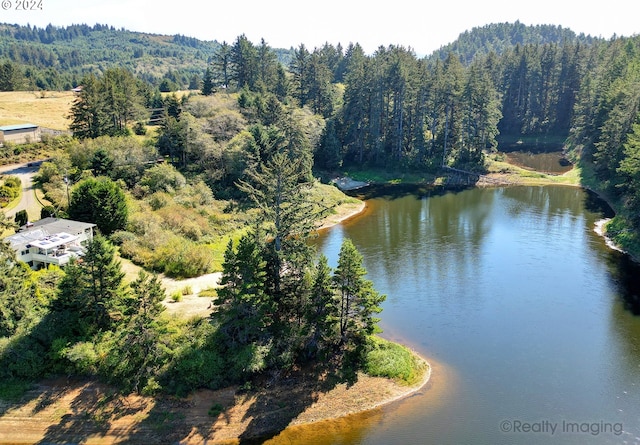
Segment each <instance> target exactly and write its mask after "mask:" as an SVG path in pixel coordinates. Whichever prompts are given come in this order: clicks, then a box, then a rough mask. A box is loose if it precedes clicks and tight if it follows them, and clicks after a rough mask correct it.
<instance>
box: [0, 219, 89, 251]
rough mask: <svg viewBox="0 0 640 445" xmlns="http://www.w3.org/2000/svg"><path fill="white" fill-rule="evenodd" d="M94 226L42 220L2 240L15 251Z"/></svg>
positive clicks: (67, 221) (58, 220) (83, 223)
mask: <svg viewBox="0 0 640 445" xmlns="http://www.w3.org/2000/svg"><path fill="white" fill-rule="evenodd" d="M95 226H96V225H95V224H91V223H85V222H80V221H72V220H70V219H62V218H44V219H41V220H40V221H36V222H34V223H33V224H30V225H29V227H27V226H22V227H21V228H20V231H19V232H18V233H16V234H15V235H11V236H8V237H6V238H5V239H4V240H5V241H7V242H8V243H9V244H10V245H11V247H13V248H14V249H15V248H17V247H19V246H23V245H27V244H30V243H32V242H34V241H37V240H39V239H42V238H45V237H48V236H53V235H57V234H61V233H62V234H71V235H76V234H80V233H82V232H84V231H85V230H86V229H90V228H93V227H95Z"/></svg>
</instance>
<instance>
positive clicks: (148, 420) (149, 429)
mask: <svg viewBox="0 0 640 445" xmlns="http://www.w3.org/2000/svg"><path fill="white" fill-rule="evenodd" d="M420 360H422V361H423V362H424V363H425V368H424V373H423V376H422V379H421V380H420V381H419V382H418V383H417V384H415V385H413V386H403V385H401V384H398V383H396V382H394V381H392V380H389V379H385V378H380V377H368V376H365V375H360V376H359V378H358V381H357V382H356V383H355V384H353V385H350V386H348V385H346V384H344V383H341V384H337V385H331V384H330V383H329V382H328V381H326V379H323V378H322V377H318V376H314V375H313V374H312V373H300V374H299V375H297V376H293V377H291V378H288V379H283V380H281V381H280V382H278V383H277V384H272V385H269V386H268V388H267V389H260V390H253V391H249V392H245V391H241V390H240V388H238V387H231V388H225V389H221V390H218V391H211V390H201V391H198V392H196V393H195V394H193V395H191V396H189V397H188V398H184V399H176V398H170V397H162V398H150V397H142V396H138V395H129V396H120V395H117V394H115V393H114V392H113V390H112V389H111V388H109V387H108V386H106V385H103V384H100V383H97V382H95V381H75V382H73V381H67V380H66V379H60V380H57V381H49V382H43V383H42V384H41V385H40V386H39V387H38V388H36V389H34V390H33V391H30V392H29V393H28V394H27V396H26V397H25V399H24V400H23V401H21V402H19V403H14V404H6V403H4V404H3V403H0V413H2V414H1V415H0V444H9V443H11V444H32V443H83V444H87V445H92V444H93V445H98V444H99V445H104V444H111V443H128V444H138V443H140V444H143V443H144V444H154V443H180V444H184V445H188V444H202V443H209V444H214V443H217V444H222V443H224V444H227V443H239V442H240V440H245V439H250V438H256V437H272V436H275V435H277V434H278V433H280V432H281V431H283V430H284V429H285V428H287V427H289V426H296V428H299V427H301V426H302V425H308V424H312V423H315V422H319V421H327V420H328V419H342V420H348V416H351V415H356V414H361V413H364V412H367V411H371V410H375V409H377V408H379V407H381V406H383V405H386V404H389V403H392V402H396V401H398V400H400V399H402V398H404V397H407V396H409V395H412V394H415V393H417V392H418V391H420V390H421V389H423V388H425V386H426V385H427V383H428V382H429V379H430V376H431V368H430V367H429V366H428V365H427V364H426V361H424V359H423V358H421V357H420ZM214 405H219V406H220V407H222V408H223V410H222V412H221V413H220V414H217V415H213V416H212V415H211V413H210V409H211V408H212V406H214ZM345 416H347V417H346V418H345Z"/></svg>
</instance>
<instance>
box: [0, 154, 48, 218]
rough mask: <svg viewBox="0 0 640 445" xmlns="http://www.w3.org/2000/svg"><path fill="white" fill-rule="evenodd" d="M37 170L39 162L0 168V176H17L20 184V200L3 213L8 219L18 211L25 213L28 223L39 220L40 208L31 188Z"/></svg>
mask: <svg viewBox="0 0 640 445" xmlns="http://www.w3.org/2000/svg"><path fill="white" fill-rule="evenodd" d="M39 168H40V162H29V163H24V164H12V165H3V166H0V174H3V175H11V176H17V177H18V178H20V181H21V182H22V198H21V199H20V202H19V203H18V205H17V206H16V207H14V208H12V209H11V210H6V211H5V215H7V218H8V219H11V220H13V217H14V216H15V214H16V213H18V212H19V211H20V210H26V211H27V214H28V215H29V221H35V220H38V219H40V208H41V206H40V203H39V202H38V200H37V199H36V195H35V190H34V186H33V176H34V175H35V174H36V173H37V172H38V169H39Z"/></svg>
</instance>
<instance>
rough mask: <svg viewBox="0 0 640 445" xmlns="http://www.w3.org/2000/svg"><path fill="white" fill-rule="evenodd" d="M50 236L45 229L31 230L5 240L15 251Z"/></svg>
mask: <svg viewBox="0 0 640 445" xmlns="http://www.w3.org/2000/svg"><path fill="white" fill-rule="evenodd" d="M48 235H49V234H48V233H47V232H46V231H45V230H43V229H34V230H29V231H28V232H18V233H16V234H15V235H11V236H8V237H6V238H5V239H4V240H5V241H7V242H8V243H9V245H10V246H11V247H12V248H13V249H14V250H15V249H17V248H19V247H20V246H26V245H27V244H29V243H31V242H32V241H36V240H39V239H41V238H45V237H46V236H48Z"/></svg>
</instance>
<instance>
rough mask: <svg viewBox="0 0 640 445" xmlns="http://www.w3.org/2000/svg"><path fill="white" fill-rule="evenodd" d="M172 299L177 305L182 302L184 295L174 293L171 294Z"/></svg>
mask: <svg viewBox="0 0 640 445" xmlns="http://www.w3.org/2000/svg"><path fill="white" fill-rule="evenodd" d="M171 299H172V300H173V301H174V302H176V303H178V302H180V301H182V293H181V292H174V293H172V294H171Z"/></svg>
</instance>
